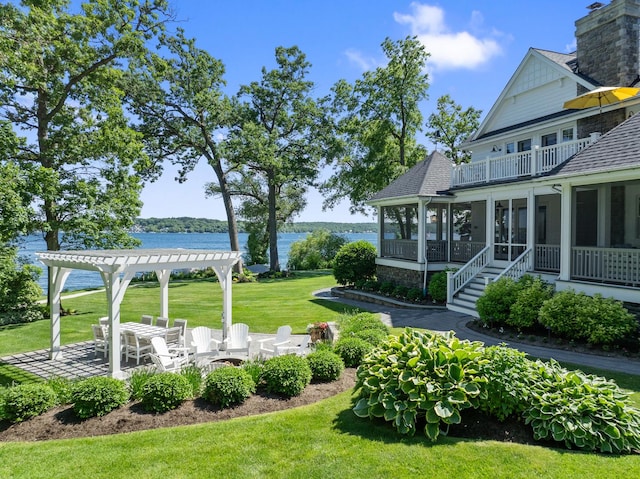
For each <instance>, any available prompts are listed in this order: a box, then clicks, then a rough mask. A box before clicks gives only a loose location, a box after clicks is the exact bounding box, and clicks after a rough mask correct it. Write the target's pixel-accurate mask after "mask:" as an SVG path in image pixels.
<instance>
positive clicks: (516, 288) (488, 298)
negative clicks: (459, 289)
mask: <svg viewBox="0 0 640 479" xmlns="http://www.w3.org/2000/svg"><path fill="white" fill-rule="evenodd" d="M520 290H521V287H520V285H519V284H518V283H517V282H516V281H514V280H513V279H511V278H500V279H499V280H498V281H494V282H493V283H489V284H488V285H487V287H486V288H485V290H484V293H483V294H482V296H480V297H479V298H478V301H477V302H476V310H477V311H478V314H479V315H480V321H482V322H483V323H484V324H485V325H487V326H496V325H498V326H500V325H505V324H507V320H508V319H509V316H510V315H511V306H512V305H513V304H514V303H515V302H516V301H517V299H518V294H519V293H520Z"/></svg>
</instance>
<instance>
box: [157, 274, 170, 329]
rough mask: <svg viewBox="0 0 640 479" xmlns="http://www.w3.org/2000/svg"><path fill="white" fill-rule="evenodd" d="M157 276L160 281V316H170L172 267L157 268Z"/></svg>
mask: <svg viewBox="0 0 640 479" xmlns="http://www.w3.org/2000/svg"><path fill="white" fill-rule="evenodd" d="M156 277H157V278H158V283H160V316H162V317H163V318H168V317H169V278H171V270H170V269H160V270H156Z"/></svg>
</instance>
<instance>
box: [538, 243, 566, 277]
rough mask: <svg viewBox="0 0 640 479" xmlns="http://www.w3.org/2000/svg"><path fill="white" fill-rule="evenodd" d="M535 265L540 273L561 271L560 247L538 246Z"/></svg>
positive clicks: (551, 245)
mask: <svg viewBox="0 0 640 479" xmlns="http://www.w3.org/2000/svg"><path fill="white" fill-rule="evenodd" d="M535 265H536V266H535V269H536V270H538V271H560V245H554V244H537V245H536V255H535Z"/></svg>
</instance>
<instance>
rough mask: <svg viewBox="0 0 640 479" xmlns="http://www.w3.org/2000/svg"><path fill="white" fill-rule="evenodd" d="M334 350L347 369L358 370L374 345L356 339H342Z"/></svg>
mask: <svg viewBox="0 0 640 479" xmlns="http://www.w3.org/2000/svg"><path fill="white" fill-rule="evenodd" d="M334 348H335V351H336V353H337V354H338V355H339V356H340V357H341V358H342V360H343V361H344V365H345V366H346V367H348V368H357V367H358V366H360V364H361V363H362V361H363V360H364V358H365V356H366V355H367V354H369V353H370V352H371V350H372V349H373V345H372V344H371V343H368V342H367V341H365V340H364V339H360V338H356V337H340V339H339V340H338V341H337V342H336V344H335V346H334Z"/></svg>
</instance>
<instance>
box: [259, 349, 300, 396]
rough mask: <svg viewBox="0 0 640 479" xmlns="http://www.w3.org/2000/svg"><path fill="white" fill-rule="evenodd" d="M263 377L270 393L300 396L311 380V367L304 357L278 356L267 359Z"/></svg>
mask: <svg viewBox="0 0 640 479" xmlns="http://www.w3.org/2000/svg"><path fill="white" fill-rule="evenodd" d="M262 379H263V380H264V383H265V385H266V387H267V391H268V392H270V393H275V394H280V395H282V396H285V397H293V396H298V395H300V393H301V392H302V391H303V390H304V388H306V387H307V385H308V384H309V383H310V382H311V368H310V367H309V363H308V362H307V360H306V359H305V358H303V357H300V356H296V355H293V354H287V355H285V356H276V357H273V358H270V359H267V360H266V361H265V363H264V370H263V372H262Z"/></svg>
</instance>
